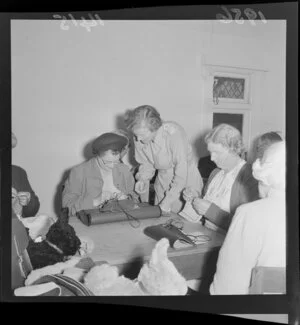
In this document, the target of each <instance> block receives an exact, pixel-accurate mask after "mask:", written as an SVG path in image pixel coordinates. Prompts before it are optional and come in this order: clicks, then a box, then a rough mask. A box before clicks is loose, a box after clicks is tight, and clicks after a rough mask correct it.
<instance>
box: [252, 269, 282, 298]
mask: <svg viewBox="0 0 300 325" xmlns="http://www.w3.org/2000/svg"><path fill="white" fill-rule="evenodd" d="M249 294H254V295H259V294H286V268H285V267H265V266H258V267H256V268H254V269H253V270H252V275H251V284H250V288H249Z"/></svg>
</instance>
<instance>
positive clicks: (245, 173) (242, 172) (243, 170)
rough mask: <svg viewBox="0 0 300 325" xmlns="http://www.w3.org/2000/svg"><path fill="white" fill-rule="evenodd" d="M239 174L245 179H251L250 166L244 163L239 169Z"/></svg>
mask: <svg viewBox="0 0 300 325" xmlns="http://www.w3.org/2000/svg"><path fill="white" fill-rule="evenodd" d="M239 174H240V175H241V176H245V177H250V176H251V177H252V164H251V163H249V162H246V163H245V164H244V166H243V167H242V168H241V170H240V172H239Z"/></svg>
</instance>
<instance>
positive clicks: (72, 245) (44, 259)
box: [27, 209, 81, 269]
mask: <svg viewBox="0 0 300 325" xmlns="http://www.w3.org/2000/svg"><path fill="white" fill-rule="evenodd" d="M68 221H69V217H68V211H67V210H66V209H63V210H62V212H61V214H60V216H59V218H58V220H57V221H56V222H55V223H54V224H53V225H52V226H51V227H50V229H49V231H48V233H47V235H46V239H45V240H43V241H42V242H34V241H33V240H32V239H30V240H29V244H28V247H27V252H28V255H29V258H30V261H31V264H32V268H33V269H39V268H42V267H44V266H47V265H53V264H55V263H58V262H64V261H66V260H67V259H68V258H69V257H70V256H73V255H75V254H76V253H77V252H78V251H79V249H80V246H81V241H80V239H79V238H78V237H77V235H76V232H75V230H74V228H73V227H72V226H71V225H69V224H68Z"/></svg>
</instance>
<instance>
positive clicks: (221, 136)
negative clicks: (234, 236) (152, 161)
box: [184, 124, 259, 231]
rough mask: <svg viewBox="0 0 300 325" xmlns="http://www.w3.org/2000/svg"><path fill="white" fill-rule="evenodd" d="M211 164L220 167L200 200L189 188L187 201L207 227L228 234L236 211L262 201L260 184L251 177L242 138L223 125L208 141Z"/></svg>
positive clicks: (207, 137)
mask: <svg viewBox="0 0 300 325" xmlns="http://www.w3.org/2000/svg"><path fill="white" fill-rule="evenodd" d="M205 142H206V144H207V149H208V151H209V152H210V155H211V160H212V161H213V162H214V163H215V164H216V165H217V168H215V169H214V170H213V171H212V172H211V174H210V176H209V178H208V181H207V183H206V185H205V187H204V189H203V197H202V198H200V197H198V196H197V194H196V193H193V191H192V190H191V189H189V188H187V189H185V190H184V198H185V199H186V200H187V201H190V202H191V201H192V206H193V208H194V210H195V211H196V212H197V214H198V215H199V220H200V219H201V216H203V218H202V219H201V220H202V222H203V223H204V224H205V225H207V226H208V227H213V228H215V227H217V228H221V229H222V230H223V231H227V230H228V228H229V225H230V223H231V219H232V217H233V215H234V213H235V210H236V209H237V207H239V206H240V205H241V204H244V203H248V202H251V201H254V200H257V199H259V194H258V182H257V180H256V179H255V178H254V177H253V176H252V166H251V164H249V163H247V162H246V161H245V160H244V159H243V158H242V154H243V152H244V146H243V141H242V136H241V134H240V132H239V130H237V129H236V128H235V127H233V126H231V125H228V124H220V125H218V126H216V127H215V128H213V129H212V130H211V131H210V132H209V133H208V134H207V135H206V137H205Z"/></svg>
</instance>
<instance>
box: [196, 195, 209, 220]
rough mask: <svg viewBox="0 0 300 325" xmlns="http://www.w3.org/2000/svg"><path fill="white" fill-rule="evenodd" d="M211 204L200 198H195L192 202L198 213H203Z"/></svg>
mask: <svg viewBox="0 0 300 325" xmlns="http://www.w3.org/2000/svg"><path fill="white" fill-rule="evenodd" d="M210 205H211V202H209V201H207V200H204V199H200V198H195V199H194V200H193V202H192V206H193V208H194V209H195V210H196V211H197V213H198V214H200V215H203V216H204V215H205V214H206V212H207V210H208V209H209V207H210Z"/></svg>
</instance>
